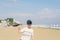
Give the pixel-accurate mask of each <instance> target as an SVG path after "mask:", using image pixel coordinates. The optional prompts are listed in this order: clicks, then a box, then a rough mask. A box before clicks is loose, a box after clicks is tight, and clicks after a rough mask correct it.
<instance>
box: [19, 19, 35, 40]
mask: <svg viewBox="0 0 60 40" xmlns="http://www.w3.org/2000/svg"><path fill="white" fill-rule="evenodd" d="M31 25H32V21H31V20H27V27H25V28H23V29H21V28H20V27H19V28H18V31H19V32H20V33H22V34H21V38H20V40H31V39H32V40H34V31H33V29H32V27H31Z"/></svg>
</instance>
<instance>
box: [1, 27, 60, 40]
mask: <svg viewBox="0 0 60 40" xmlns="http://www.w3.org/2000/svg"><path fill="white" fill-rule="evenodd" d="M33 29H34V32H35V33H34V35H35V40H60V30H56V29H51V28H42V27H33ZM19 38H20V33H18V27H3V28H0V40H19Z"/></svg>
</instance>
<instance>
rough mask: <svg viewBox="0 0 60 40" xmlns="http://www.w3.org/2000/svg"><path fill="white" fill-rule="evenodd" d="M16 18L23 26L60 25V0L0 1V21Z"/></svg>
mask: <svg viewBox="0 0 60 40" xmlns="http://www.w3.org/2000/svg"><path fill="white" fill-rule="evenodd" d="M4 18H14V19H15V20H18V21H19V22H21V23H22V24H26V21H27V20H28V19H30V20H32V22H33V24H38V25H39V24H60V0H0V19H4Z"/></svg>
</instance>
